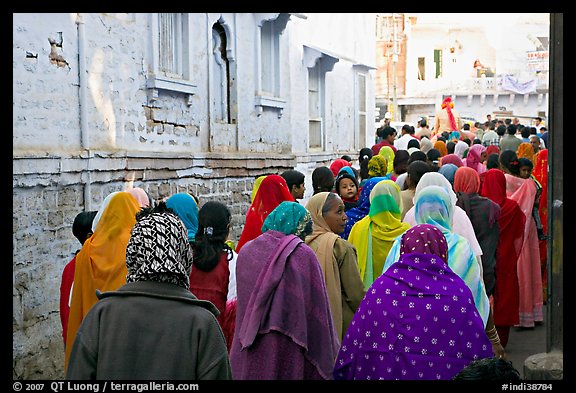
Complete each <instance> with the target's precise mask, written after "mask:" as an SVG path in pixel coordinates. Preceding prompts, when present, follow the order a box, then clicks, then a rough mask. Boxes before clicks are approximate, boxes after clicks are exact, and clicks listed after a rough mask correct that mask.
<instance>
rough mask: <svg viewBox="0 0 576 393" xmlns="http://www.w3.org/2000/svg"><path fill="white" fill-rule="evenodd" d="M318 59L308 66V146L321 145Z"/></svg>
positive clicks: (317, 146) (320, 99)
mask: <svg viewBox="0 0 576 393" xmlns="http://www.w3.org/2000/svg"><path fill="white" fill-rule="evenodd" d="M319 63H320V61H318V64H317V65H316V66H315V67H313V68H308V125H309V128H308V130H309V131H308V132H309V135H308V137H309V139H308V146H309V147H311V148H321V147H322V117H323V116H322V97H321V96H322V91H321V85H322V84H321V80H320V67H319Z"/></svg>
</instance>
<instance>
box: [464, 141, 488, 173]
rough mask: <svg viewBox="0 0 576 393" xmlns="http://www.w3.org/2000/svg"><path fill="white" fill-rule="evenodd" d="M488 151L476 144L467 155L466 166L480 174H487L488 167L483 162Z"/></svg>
mask: <svg viewBox="0 0 576 393" xmlns="http://www.w3.org/2000/svg"><path fill="white" fill-rule="evenodd" d="M485 151H486V147H485V146H482V145H479V144H476V145H472V147H470V149H469V150H468V154H467V155H466V160H465V162H464V165H466V166H467V167H470V168H472V169H474V170H475V171H476V172H478V173H482V172H486V165H484V164H483V163H482V162H481V156H482V153H484V152H485Z"/></svg>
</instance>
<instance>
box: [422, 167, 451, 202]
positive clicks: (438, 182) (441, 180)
mask: <svg viewBox="0 0 576 393" xmlns="http://www.w3.org/2000/svg"><path fill="white" fill-rule="evenodd" d="M428 186H440V187H442V188H444V189H445V190H446V192H447V193H448V195H449V196H450V201H451V202H452V205H456V200H457V198H456V193H455V192H454V190H453V189H452V184H451V183H450V182H449V181H448V179H446V177H445V176H444V175H443V174H441V173H438V172H426V173H425V174H423V175H422V177H421V178H420V181H419V182H418V185H416V191H415V193H414V198H416V197H417V196H418V194H419V193H420V192H421V191H422V190H424V189H425V188H426V187H428Z"/></svg>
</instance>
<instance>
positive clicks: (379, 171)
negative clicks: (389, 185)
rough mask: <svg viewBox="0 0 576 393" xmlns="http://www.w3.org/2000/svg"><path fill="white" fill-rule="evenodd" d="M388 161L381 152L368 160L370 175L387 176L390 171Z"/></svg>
mask: <svg viewBox="0 0 576 393" xmlns="http://www.w3.org/2000/svg"><path fill="white" fill-rule="evenodd" d="M387 168H388V162H387V161H386V158H384V156H381V155H380V154H377V155H375V156H374V157H372V158H371V159H370V161H368V176H370V177H381V176H386V174H387V173H388V169H387Z"/></svg>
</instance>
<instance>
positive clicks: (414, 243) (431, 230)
mask: <svg viewBox="0 0 576 393" xmlns="http://www.w3.org/2000/svg"><path fill="white" fill-rule="evenodd" d="M405 254H427V255H436V256H438V257H440V259H441V260H442V261H444V263H448V243H447V242H446V238H445V237H444V234H443V233H442V232H441V231H440V229H438V228H436V227H435V226H434V225H430V224H419V225H416V226H413V227H412V228H410V229H408V230H407V231H406V232H405V233H404V234H403V235H402V239H400V257H402V255H405Z"/></svg>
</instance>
